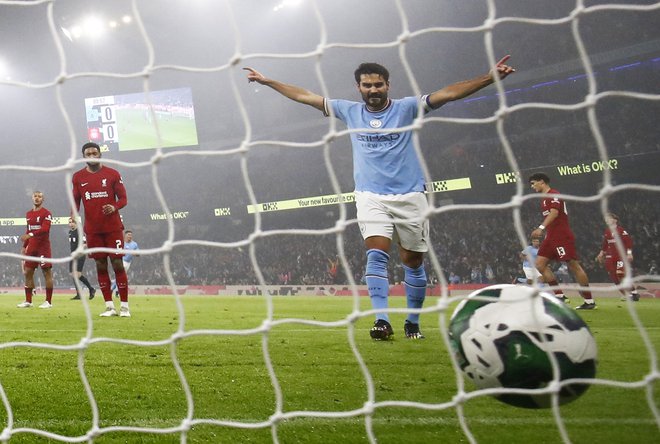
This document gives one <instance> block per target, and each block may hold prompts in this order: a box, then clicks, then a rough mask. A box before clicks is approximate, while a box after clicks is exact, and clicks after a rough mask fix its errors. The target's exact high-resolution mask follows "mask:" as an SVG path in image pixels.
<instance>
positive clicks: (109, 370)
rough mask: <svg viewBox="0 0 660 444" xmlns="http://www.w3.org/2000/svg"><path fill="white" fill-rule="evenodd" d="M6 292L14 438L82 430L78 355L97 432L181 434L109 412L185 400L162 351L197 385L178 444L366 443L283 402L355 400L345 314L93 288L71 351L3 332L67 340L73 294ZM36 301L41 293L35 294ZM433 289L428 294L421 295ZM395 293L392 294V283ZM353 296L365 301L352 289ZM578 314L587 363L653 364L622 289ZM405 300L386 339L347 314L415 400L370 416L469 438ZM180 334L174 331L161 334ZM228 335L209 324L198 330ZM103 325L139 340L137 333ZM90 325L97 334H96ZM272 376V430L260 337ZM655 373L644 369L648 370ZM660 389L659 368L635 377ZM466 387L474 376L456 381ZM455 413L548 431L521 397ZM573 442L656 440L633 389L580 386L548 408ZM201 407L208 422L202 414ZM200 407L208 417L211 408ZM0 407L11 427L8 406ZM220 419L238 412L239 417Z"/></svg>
mask: <svg viewBox="0 0 660 444" xmlns="http://www.w3.org/2000/svg"><path fill="white" fill-rule="evenodd" d="M20 300H21V297H20V296H19V295H14V296H12V295H4V296H3V297H1V298H0V320H1V322H0V363H1V364H0V383H1V384H2V389H3V390H4V392H5V394H6V396H7V399H8V402H9V404H10V405H11V413H12V415H13V424H11V430H12V433H14V434H13V436H12V439H11V443H34V442H55V441H54V440H50V441H49V440H48V439H47V438H45V437H40V436H38V435H35V434H33V433H30V432H21V431H20V430H18V433H16V432H17V429H20V428H37V429H42V430H45V431H47V432H50V433H55V434H61V435H65V436H68V437H81V436H82V435H84V434H86V433H88V432H89V430H91V428H92V417H93V416H92V407H91V404H90V402H89V399H88V397H87V394H86V392H85V388H84V385H83V382H82V378H81V376H80V374H79V370H78V367H77V364H78V358H79V356H82V359H83V362H84V372H85V375H86V377H87V378H88V380H89V383H90V385H91V388H92V391H93V395H94V398H95V400H96V402H97V405H98V409H99V410H98V412H99V424H98V426H99V428H100V430H99V436H98V437H97V438H95V439H94V442H96V443H120V442H121V443H124V442H130V443H138V442H139V443H179V442H181V441H182V436H181V433H177V432H170V433H142V432H137V431H133V430H130V429H129V430H114V429H112V427H148V428H155V429H158V430H159V431H161V432H165V431H167V430H168V428H177V427H181V426H182V424H183V423H184V422H183V421H184V418H186V416H187V414H188V408H189V407H188V405H187V403H186V396H185V393H184V390H183V385H182V384H181V381H180V379H179V375H178V374H177V371H176V368H175V366H174V365H173V363H172V358H171V353H172V352H174V353H175V354H176V356H177V357H178V360H179V362H180V364H181V366H182V369H183V373H184V375H185V378H186V380H187V382H188V384H189V386H190V390H191V394H192V397H193V399H194V409H193V411H192V419H193V421H201V422H195V423H194V425H193V426H192V427H191V428H190V430H189V431H188V432H187V434H186V436H185V441H186V442H190V443H208V442H232V443H235V442H240V443H243V442H257V443H261V442H271V441H272V433H276V434H277V439H278V440H279V442H281V443H330V442H346V443H366V442H369V437H368V435H367V427H365V423H366V422H367V419H365V416H364V415H357V416H349V417H346V415H344V417H341V418H328V417H324V418H308V417H305V416H304V415H294V416H292V417H287V415H291V414H294V413H296V412H298V413H300V412H324V413H335V414H337V413H344V414H346V413H349V412H351V411H353V410H356V409H361V408H363V407H364V406H365V402H366V401H367V399H368V384H367V382H366V379H365V376H364V374H363V373H362V370H361V368H360V366H359V364H358V361H357V359H356V358H355V356H354V354H353V351H352V349H351V345H350V342H349V336H350V334H351V333H350V330H349V328H347V327H346V326H338V327H321V326H314V325H305V324H302V323H285V324H275V325H272V326H270V329H269V333H268V334H267V335H264V334H262V333H260V332H257V333H253V334H246V333H249V332H248V330H249V329H259V328H261V327H264V320H265V319H266V318H267V316H268V311H269V305H268V304H267V302H266V299H265V298H263V297H257V296H254V297H252V296H251V297H240V298H239V297H235V298H234V297H209V296H200V297H197V296H195V297H191V296H185V297H183V298H182V299H181V301H182V304H183V307H184V314H185V323H184V324H183V325H181V316H180V315H179V312H178V310H177V304H176V302H175V300H174V298H173V297H171V296H135V297H133V298H132V300H131V311H132V314H133V317H132V318H130V319H124V318H99V317H98V313H100V312H101V311H102V302H101V301H99V300H98V299H95V300H93V301H91V303H90V308H91V321H92V324H91V339H92V340H93V342H91V343H89V344H87V347H86V348H85V350H84V353H82V355H81V354H80V353H79V352H78V351H77V350H72V351H67V350H48V349H44V348H36V347H26V346H8V343H9V342H13V341H18V342H22V341H25V342H30V343H31V344H33V345H34V344H37V343H43V342H47V343H50V344H54V345H57V346H76V345H79V344H81V339H82V338H83V337H85V335H86V334H87V328H88V324H87V318H86V316H85V312H84V310H83V305H82V303H81V301H71V300H69V299H68V298H67V297H58V298H56V299H55V301H54V302H55V304H54V307H53V308H52V309H51V310H40V309H38V308H32V309H17V308H15V304H16V303H18V302H20ZM35 301H36V302H37V304H38V303H41V299H40V298H38V297H37V298H36V299H35ZM435 302H436V300H435V299H434V298H430V299H429V300H428V301H427V304H426V306H427V307H431V306H433V305H434V304H435ZM392 303H393V304H394V306H402V304H404V303H405V300H404V299H403V298H392ZM360 304H361V308H362V309H368V307H369V301H368V299H367V298H362V299H361V301H360ZM270 307H272V312H273V320H275V321H277V320H283V319H288V318H295V319H306V320H313V321H321V322H335V321H341V320H344V319H346V318H347V316H348V315H349V314H350V313H351V312H352V311H353V301H352V299H351V298H350V297H298V296H296V297H275V298H273V300H272V306H270ZM634 307H635V308H636V309H637V312H638V314H639V316H640V318H641V320H642V322H643V323H644V325H645V328H646V331H647V333H648V335H649V336H650V338H651V341H652V343H653V347H654V350H655V353H658V351H659V350H660V303H658V302H657V301H655V300H652V299H645V300H642V301H640V302H639V303H636V304H635V305H634ZM581 315H582V316H583V318H584V319H585V320H586V321H587V323H588V324H589V326H590V328H591V329H592V331H593V333H594V335H595V337H596V341H597V343H598V346H599V367H598V375H597V376H598V377H599V378H605V379H611V380H614V381H622V382H627V383H633V382H640V381H642V379H643V378H644V377H645V376H646V375H648V374H649V372H650V368H651V367H650V366H651V363H650V360H649V355H648V353H647V352H646V350H645V348H644V346H643V344H642V341H641V339H640V335H639V332H638V331H637V329H636V328H635V326H634V325H633V322H632V320H631V317H630V315H629V313H628V311H627V308H626V305H625V303H621V302H619V301H617V300H614V299H608V300H605V299H601V300H599V308H598V310H596V311H594V312H582V313H581ZM403 320H404V315H402V314H394V315H392V321H393V322H392V323H393V325H394V327H395V339H394V340H393V341H387V342H374V341H372V340H371V339H370V338H369V335H368V329H369V327H370V325H371V323H372V320H371V318H370V317H366V318H360V319H358V320H357V322H356V323H355V334H354V336H353V337H354V339H355V342H356V344H357V349H358V351H359V353H360V355H361V356H362V358H363V359H364V362H365V364H366V366H367V368H368V371H369V373H370V375H371V378H373V387H374V396H375V401H376V402H377V403H381V402H388V401H412V402H415V403H422V404H423V407H427V408H426V409H424V408H420V406H394V405H381V406H377V407H376V409H375V411H374V414H373V416H372V417H371V419H370V421H371V424H372V430H373V434H374V436H375V438H376V439H377V440H378V442H380V443H401V442H415V443H426V442H449V443H460V442H469V441H468V438H467V437H466V436H465V434H464V433H463V431H462V429H461V427H460V425H459V419H458V418H459V416H458V413H457V411H456V409H454V408H445V409H440V408H439V407H440V406H441V405H442V404H443V403H449V402H451V401H452V399H453V397H454V396H455V394H456V377H455V375H454V372H453V369H452V366H451V364H450V361H449V357H448V355H447V351H446V348H445V346H444V342H443V341H442V339H441V336H440V333H439V328H438V325H439V324H438V315H435V314H424V315H423V317H422V327H423V331H424V333H425V334H426V336H427V339H425V340H421V341H408V340H406V339H405V338H404V337H403V332H402V324H403ZM180 327H182V331H183V332H185V333H194V334H192V335H184V336H183V337H180V338H178V339H177V341H176V344H175V345H170V344H160V343H157V342H158V341H168V340H170V339H172V338H173V337H175V336H176V334H177V332H178V331H179V328H180ZM226 330H239V331H238V332H236V333H233V334H226V335H214V334H207V333H209V331H211V332H213V331H215V332H226ZM101 339H128V340H137V341H152V342H151V343H150V344H149V346H147V347H140V346H137V345H133V344H123V343H118V342H112V341H106V340H101ZM99 340H101V341H99ZM264 343H265V344H267V351H268V354H269V357H270V359H271V362H272V364H273V367H274V370H275V374H276V377H277V383H278V384H279V387H280V388H281V392H282V394H283V397H282V399H281V403H282V405H281V413H282V415H283V417H282V418H281V421H280V422H278V424H277V427H276V428H275V431H274V432H273V430H271V428H270V427H264V426H263V424H264V423H265V422H267V421H269V420H270V418H271V416H272V415H274V414H275V413H276V408H277V406H276V402H277V399H276V395H275V393H276V391H275V389H274V387H273V384H272V381H271V378H270V375H269V373H268V369H267V366H266V364H265V362H266V360H265V357H264V353H263V345H264ZM656 376H657V375H656ZM647 388H648V389H655V392H654V393H653V394H652V395H651V396H652V397H653V399H654V400H655V401H654V402H655V404H656V406H658V405H659V404H660V395H658V392H659V391H660V388H659V387H658V382H657V380H656V381H654V382H652V383H651V384H650V385H648V386H647ZM466 389H467V390H468V391H472V390H473V389H474V388H473V387H472V386H471V385H470V383H469V382H468V383H466ZM463 407H464V414H465V418H466V421H467V424H468V426H469V428H470V431H471V433H472V434H473V436H474V438H475V439H476V441H477V442H479V443H511V444H515V443H521V444H522V443H530V442H543V443H561V442H563V441H562V438H561V436H560V433H559V429H558V427H557V425H556V423H555V420H554V417H553V415H552V411H551V410H526V409H520V408H515V407H511V406H508V405H506V404H502V403H500V402H499V401H497V400H495V399H492V398H490V397H484V396H481V397H478V398H475V399H472V400H470V401H468V402H466V403H465V404H464V406H463ZM561 415H562V417H563V418H564V421H565V426H566V429H567V432H568V436H569V439H570V441H571V442H573V443H629V442H634V443H653V442H659V440H658V436H660V431H659V428H658V424H657V423H656V422H655V419H654V417H653V415H652V413H651V410H650V408H649V406H648V403H647V400H646V392H645V391H644V389H641V388H619V387H612V386H600V385H597V386H593V387H591V388H590V389H589V390H588V391H587V392H586V394H585V395H584V396H582V397H581V398H579V399H578V400H577V401H575V402H573V403H571V404H568V405H565V406H563V407H562V408H561ZM206 420H208V421H206ZM211 420H215V421H216V422H215V423H213V422H212V421H211ZM0 421H1V422H2V424H3V427H2V428H3V429H5V433H8V429H7V428H8V427H9V423H8V421H9V419H8V413H7V409H6V407H4V406H3V407H2V408H0ZM217 421H224V422H236V423H240V424H242V425H243V426H245V428H237V427H231V426H230V425H227V424H225V423H220V422H217Z"/></svg>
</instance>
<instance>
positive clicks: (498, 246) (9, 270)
mask: <svg viewBox="0 0 660 444" xmlns="http://www.w3.org/2000/svg"><path fill="white" fill-rule="evenodd" d="M644 197H645V196H644V193H642V192H639V193H636V198H635V199H631V198H630V196H628V197H627V198H626V199H625V201H624V202H620V203H616V202H614V205H613V207H612V209H613V210H615V212H618V213H619V214H620V215H621V219H622V221H621V222H622V225H623V226H624V227H625V228H627V229H628V231H629V232H630V233H631V234H632V236H633V238H634V241H635V247H634V266H635V271H636V273H637V274H657V262H658V259H659V257H660V255H659V252H660V224H659V222H658V221H659V220H660V211H659V209H658V207H657V206H653V205H648V202H647V200H645V199H644ZM537 203H538V202H537V201H536V200H533V201H530V203H529V205H527V204H526V205H525V206H524V207H523V208H522V219H523V220H522V222H523V224H522V225H523V226H524V227H526V228H527V229H528V231H530V230H531V228H533V227H534V226H536V225H538V221H539V215H538V209H537V208H536V204H537ZM569 205H571V204H570V203H569ZM571 210H572V214H571V219H572V225H573V229H574V231H575V233H576V237H577V246H578V251H579V253H580V255H581V258H582V263H583V266H584V268H585V270H586V271H587V273H588V274H589V276H590V278H591V281H592V282H607V276H606V274H605V271H604V270H603V269H602V267H601V266H600V265H599V264H597V263H596V262H595V261H594V258H595V256H596V255H597V254H598V251H599V250H600V245H601V239H602V233H603V230H604V222H603V221H602V218H601V217H600V208H599V204H597V203H596V204H577V203H573V204H572V205H571ZM300 211H306V210H300ZM133 231H134V233H135V236H136V238H137V239H138V240H139V243H140V246H141V248H142V249H145V248H147V249H154V248H158V247H161V246H162V233H156V232H150V231H147V230H145V231H143V232H141V231H140V228H139V227H136V228H134V229H133ZM528 234H529V233H525V236H527V235H528ZM336 236H337V234H336V233H332V234H319V235H309V234H304V235H303V234H293V233H292V234H285V235H278V236H264V237H260V238H257V239H256V240H255V241H254V244H253V249H254V259H255V263H256V265H257V266H258V268H259V270H260V272H261V274H262V275H263V279H264V282H265V284H267V285H278V284H292V285H298V284H305V285H319V284H347V283H348V278H347V276H346V272H345V271H344V268H343V266H342V262H341V260H340V259H341V258H340V256H341V255H340V253H339V251H338V250H337V238H336ZM342 237H343V239H342V242H341V245H342V246H343V250H344V255H345V258H346V261H347V265H348V269H349V272H350V273H351V274H352V276H353V279H354V281H355V282H357V283H360V282H361V280H362V273H363V270H364V265H365V260H366V258H365V253H364V247H363V245H362V240H361V237H360V234H359V232H358V229H357V227H356V226H355V225H354V224H352V225H349V226H348V227H347V228H346V230H345V231H344V232H342ZM184 238H185V237H184ZM431 239H432V245H433V252H434V253H435V255H436V257H437V258H438V261H439V263H440V265H441V267H442V272H443V273H444V276H445V278H446V279H448V280H449V279H450V277H451V280H452V281H453V282H460V283H510V282H512V281H515V280H516V279H517V278H518V277H520V276H522V268H521V262H520V260H519V258H518V253H519V252H520V251H521V250H522V244H521V241H520V240H519V238H518V235H517V233H516V231H515V230H514V224H513V217H512V211H511V210H510V209H508V210H507V209H502V210H495V211H491V210H488V211H484V210H461V211H449V212H442V213H440V214H436V215H434V216H432V219H431ZM250 249H251V248H250V246H242V247H227V246H224V245H223V246H206V245H188V244H186V245H180V246H175V247H173V248H172V250H171V251H170V252H169V264H170V270H171V274H172V277H173V279H174V283H175V284H176V285H253V284H258V283H259V280H258V278H257V274H256V272H255V268H254V266H253V264H252V260H251V257H250ZM164 254H165V253H164V252H159V253H155V254H154V253H149V254H142V255H141V256H139V257H138V258H136V260H135V261H134V266H133V267H132V268H131V270H130V274H131V276H130V278H131V282H132V284H133V285H163V284H167V283H168V280H167V272H166V269H165V265H164V264H165V262H164ZM394 254H396V253H394ZM59 257H62V255H60V256H59ZM1 259H2V261H3V262H6V264H5V265H6V266H3V267H2V271H1V272H0V286H3V287H16V286H21V285H22V275H21V273H20V263H19V261H18V260H16V259H9V258H5V257H3V258H1ZM390 263H394V264H397V263H398V262H397V261H396V260H394V261H390ZM66 267H67V264H56V265H55V266H54V273H53V274H54V278H55V285H56V286H57V287H67V288H68V287H70V286H71V280H70V277H69V276H68V273H67V272H66ZM426 267H427V270H428V276H429V281H430V282H431V283H435V282H438V274H437V270H434V269H433V267H432V263H431V262H430V261H429V260H428V259H427V264H426ZM86 273H87V274H88V275H89V276H90V277H91V276H93V275H94V271H93V270H92V267H91V266H90V267H89V268H88V269H87V270H86ZM389 274H390V282H392V283H396V282H400V281H401V279H402V277H403V272H402V270H401V269H400V267H397V266H395V265H394V266H391V267H390V270H389ZM565 278H566V277H565ZM92 281H95V279H92Z"/></svg>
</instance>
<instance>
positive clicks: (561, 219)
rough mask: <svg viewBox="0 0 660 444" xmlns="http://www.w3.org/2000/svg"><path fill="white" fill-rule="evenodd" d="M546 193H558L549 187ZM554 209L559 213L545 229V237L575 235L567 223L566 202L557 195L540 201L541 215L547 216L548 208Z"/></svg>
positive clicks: (567, 237)
mask: <svg viewBox="0 0 660 444" xmlns="http://www.w3.org/2000/svg"><path fill="white" fill-rule="evenodd" d="M548 194H559V191H557V190H555V189H554V188H551V189H550V190H549V191H548ZM553 208H554V209H556V210H557V211H558V212H559V215H558V216H557V218H556V219H555V220H553V221H552V223H551V224H549V225H548V226H547V227H546V228H545V229H546V237H548V238H553V239H574V238H575V236H574V235H573V232H572V231H571V227H570V226H569V224H568V211H567V210H566V202H564V200H563V199H560V198H559V197H546V198H545V199H543V201H542V202H541V212H542V213H543V217H544V218H545V216H547V215H548V214H549V213H550V210H552V209H553Z"/></svg>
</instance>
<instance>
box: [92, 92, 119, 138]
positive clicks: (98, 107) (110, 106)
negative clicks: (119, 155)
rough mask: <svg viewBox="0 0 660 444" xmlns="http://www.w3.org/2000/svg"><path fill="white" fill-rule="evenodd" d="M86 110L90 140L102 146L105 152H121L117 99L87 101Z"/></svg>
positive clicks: (99, 98)
mask: <svg viewBox="0 0 660 444" xmlns="http://www.w3.org/2000/svg"><path fill="white" fill-rule="evenodd" d="M85 109H86V111H87V135H88V137H89V140H92V141H94V142H96V143H98V144H99V145H101V147H102V150H103V151H106V150H108V151H119V132H118V130H117V107H116V105H115V97H114V96H105V97H94V98H91V99H85Z"/></svg>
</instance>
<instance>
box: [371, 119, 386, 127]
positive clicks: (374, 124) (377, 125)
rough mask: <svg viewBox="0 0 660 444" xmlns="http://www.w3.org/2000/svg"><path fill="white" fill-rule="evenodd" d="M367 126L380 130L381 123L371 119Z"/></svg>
mask: <svg viewBox="0 0 660 444" xmlns="http://www.w3.org/2000/svg"><path fill="white" fill-rule="evenodd" d="M369 126H370V127H372V128H380V127H381V126H383V122H381V121H380V120H378V119H371V120H370V121H369Z"/></svg>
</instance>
